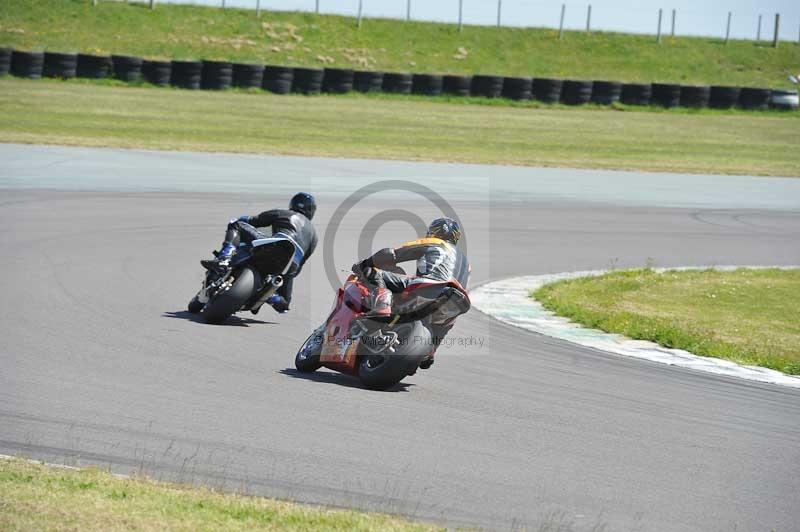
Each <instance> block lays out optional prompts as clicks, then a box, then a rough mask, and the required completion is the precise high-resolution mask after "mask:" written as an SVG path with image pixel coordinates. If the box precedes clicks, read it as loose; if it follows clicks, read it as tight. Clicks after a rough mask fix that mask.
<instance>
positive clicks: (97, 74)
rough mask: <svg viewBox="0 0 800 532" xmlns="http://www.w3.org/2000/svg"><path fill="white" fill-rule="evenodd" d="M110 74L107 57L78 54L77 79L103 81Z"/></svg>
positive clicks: (109, 63)
mask: <svg viewBox="0 0 800 532" xmlns="http://www.w3.org/2000/svg"><path fill="white" fill-rule="evenodd" d="M110 73H111V57H109V56H107V55H91V54H78V69H77V71H76V75H77V76H78V77H79V78H89V79H103V78H107V77H108V75H109V74H110Z"/></svg>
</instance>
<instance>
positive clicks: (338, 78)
mask: <svg viewBox="0 0 800 532" xmlns="http://www.w3.org/2000/svg"><path fill="white" fill-rule="evenodd" d="M354 76H355V73H354V72H353V71H352V69H349V68H326V69H325V74H324V75H323V76H322V92H327V93H331V94H346V93H348V92H352V91H353V77H354Z"/></svg>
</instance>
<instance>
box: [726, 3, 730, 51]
mask: <svg viewBox="0 0 800 532" xmlns="http://www.w3.org/2000/svg"><path fill="white" fill-rule="evenodd" d="M730 37H731V12H730V11H728V24H727V25H726V26H725V44H728V39H730Z"/></svg>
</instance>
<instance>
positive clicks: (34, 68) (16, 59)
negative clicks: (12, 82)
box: [11, 50, 44, 79]
mask: <svg viewBox="0 0 800 532" xmlns="http://www.w3.org/2000/svg"><path fill="white" fill-rule="evenodd" d="M43 67H44V53H42V52H24V51H21V50H14V52H13V53H12V54H11V73H12V74H14V75H15V76H17V77H19V78H31V79H39V78H41V77H42V69H43Z"/></svg>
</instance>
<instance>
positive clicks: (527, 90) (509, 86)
mask: <svg viewBox="0 0 800 532" xmlns="http://www.w3.org/2000/svg"><path fill="white" fill-rule="evenodd" d="M532 97H533V78H505V80H504V81H503V98H509V99H511V100H530V99H531V98H532Z"/></svg>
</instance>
